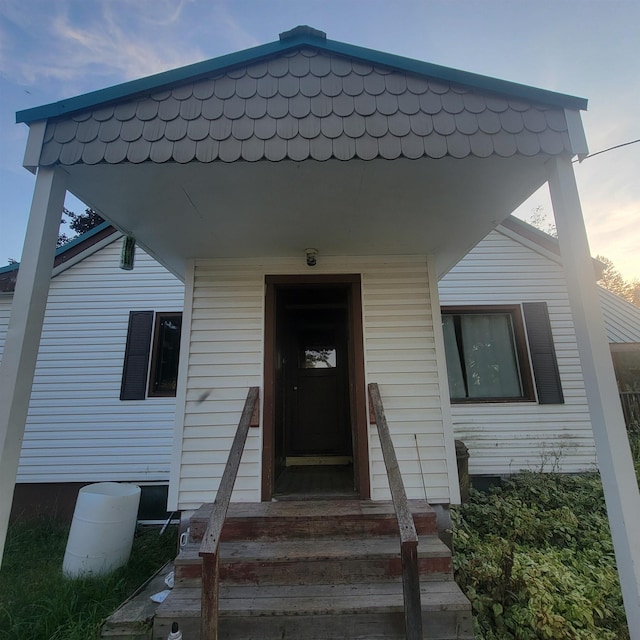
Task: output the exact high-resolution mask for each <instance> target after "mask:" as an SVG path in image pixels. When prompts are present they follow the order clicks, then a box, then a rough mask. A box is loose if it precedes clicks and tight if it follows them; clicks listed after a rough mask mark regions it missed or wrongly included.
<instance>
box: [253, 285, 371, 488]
mask: <svg viewBox="0 0 640 640" xmlns="http://www.w3.org/2000/svg"><path fill="white" fill-rule="evenodd" d="M359 284H360V283H359V278H358V277H357V276H342V277H340V276H331V277H329V276H316V277H315V278H313V277H311V278H309V277H306V278H303V277H295V276H288V277H286V276H284V277H279V278H278V277H273V278H268V279H267V304H266V325H265V403H264V406H265V418H264V427H265V434H264V451H263V499H266V500H268V499H271V497H272V496H273V495H274V494H276V495H277V496H278V497H282V496H283V495H285V494H287V495H288V494H294V495H295V496H300V497H302V494H306V495H307V496H316V495H323V494H324V493H328V494H330V495H332V494H333V493H334V492H335V493H336V494H337V493H342V494H343V495H344V494H350V495H359V496H361V497H368V495H369V481H368V459H367V442H366V404H365V396H364V363H363V357H362V355H363V354H362V321H361V310H360V287H359Z"/></svg>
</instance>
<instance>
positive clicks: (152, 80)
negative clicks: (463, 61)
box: [16, 34, 587, 123]
mask: <svg viewBox="0 0 640 640" xmlns="http://www.w3.org/2000/svg"><path fill="white" fill-rule="evenodd" d="M301 47H311V48H315V49H318V50H321V51H326V52H328V53H334V54H337V55H342V56H347V57H350V58H355V59H357V60H361V61H363V62H366V63H369V64H373V65H379V66H385V67H391V68H394V69H398V70H400V71H405V72H407V73H412V74H416V75H421V76H428V77H431V78H435V79H437V80H444V81H446V82H452V83H454V84H461V85H465V86H469V87H473V88H476V89H480V90H483V91H490V92H493V93H500V94H503V95H504V94H506V95H509V96H513V97H514V98H521V99H524V100H528V101H531V102H535V103H539V104H546V105H549V106H555V107H562V108H569V109H579V110H585V109H586V108H587V100H586V99H585V98H578V97H575V96H570V95H566V94H562V93H556V92H554V91H547V90H546V89H538V88H536V87H531V86H528V85H524V84H518V83H515V82H509V81H507V80H500V79H498V78H491V77H488V76H483V75H480V74H477V73H470V72H468V71H460V70H458V69H452V68H450V67H443V66H441V65H437V64H431V63H429V62H422V61H420V60H414V59H412V58H405V57H402V56H397V55H394V54H391V53H385V52H383V51H376V50H374V49H367V48H364V47H358V46H355V45H351V44H346V43H344V42H337V41H335V40H325V39H324V38H320V37H317V36H313V35H309V34H301V35H294V36H292V37H288V38H285V39H283V40H280V41H277V42H270V43H269V44H264V45H259V46H257V47H252V48H251V49H245V50H244V51H238V52H236V53H230V54H227V55H224V56H220V57H218V58H212V59H211V60H204V61H202V62H196V63H195V64H191V65H188V66H186V67H180V68H178V69H172V70H170V71H164V72H162V73H158V74H155V75H152V76H147V77H145V78H140V79H139V80H132V81H130V82H125V83H123V84H119V85H116V86H113V87H109V88H106V89H100V90H98V91H92V92H91V93H85V94H83V95H80V96H75V97H73V98H68V99H66V100H61V101H59V102H53V103H51V104H45V105H42V106H40V107H33V108H31V109H25V110H23V111H18V112H17V113H16V122H26V123H31V122H36V121H38V120H47V119H49V118H55V117H59V116H64V115H68V114H71V113H74V112H77V111H83V110H86V109H92V108H95V107H97V106H99V105H101V104H106V103H111V102H116V101H118V100H123V99H131V98H133V97H135V96H138V95H142V94H147V93H152V92H155V91H160V90H161V89H164V88H166V87H167V86H171V85H176V84H180V83H183V82H187V81H191V82H193V81H196V80H199V79H201V78H204V77H206V76H210V75H215V74H218V73H223V72H225V71H228V70H230V69H232V68H234V67H239V66H244V65H248V64H251V63H254V62H257V61H259V60H262V59H265V58H272V57H275V56H277V55H281V54H284V53H287V52H289V51H291V50H295V49H299V48H301Z"/></svg>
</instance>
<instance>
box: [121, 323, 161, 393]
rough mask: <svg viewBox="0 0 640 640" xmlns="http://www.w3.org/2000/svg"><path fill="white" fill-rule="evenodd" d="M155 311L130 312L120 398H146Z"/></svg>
mask: <svg viewBox="0 0 640 640" xmlns="http://www.w3.org/2000/svg"><path fill="white" fill-rule="evenodd" d="M152 329H153V311H131V312H129V329H128V331H127V346H126V349H125V352H124V366H123V369H122V386H121V387H120V400H144V399H145V396H146V391H147V372H148V370H149V351H150V348H151V331H152Z"/></svg>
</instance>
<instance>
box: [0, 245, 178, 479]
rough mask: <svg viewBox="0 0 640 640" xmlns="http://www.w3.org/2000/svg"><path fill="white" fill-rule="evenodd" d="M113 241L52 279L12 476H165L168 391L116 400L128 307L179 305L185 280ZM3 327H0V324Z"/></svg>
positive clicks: (171, 407)
mask: <svg viewBox="0 0 640 640" xmlns="http://www.w3.org/2000/svg"><path fill="white" fill-rule="evenodd" d="M120 248H121V243H120V241H118V240H115V241H114V242H112V243H110V244H109V245H107V246H106V247H104V248H102V249H100V250H98V251H96V252H95V253H93V254H92V255H89V256H87V257H86V258H84V259H83V260H82V261H80V262H78V263H77V264H75V265H73V266H71V267H69V268H68V269H67V270H65V271H63V272H62V273H60V274H59V275H57V276H56V277H54V278H53V279H52V281H51V287H50V290H49V297H48V302H47V309H46V314H45V319H44V325H43V333H42V339H41V342H40V350H39V353H38V361H37V365H36V372H35V377H34V383H33V389H32V392H31V402H30V405H29V414H28V418H27V424H26V428H25V435H24V440H23V444H22V453H21V456H20V465H19V469H18V477H17V481H18V482H23V483H35V482H38V483H53V482H98V481H130V482H162V483H164V482H167V481H168V479H169V464H170V456H171V441H172V434H173V424H174V415H175V399H174V398H151V399H147V400H140V401H137V400H132V401H128V402H122V401H121V400H120V384H121V381H122V365H123V358H124V349H125V343H126V339H127V326H128V322H129V312H130V311H131V310H148V309H153V310H154V311H180V310H181V309H182V306H183V303H184V286H183V284H182V283H181V282H180V281H179V280H177V279H176V278H175V277H174V276H173V275H171V274H170V273H169V272H168V271H167V270H166V269H164V268H163V267H161V266H160V265H159V264H158V263H157V262H156V261H155V260H153V259H152V258H151V257H150V256H148V255H147V254H146V253H144V251H142V250H141V249H138V251H137V252H136V264H135V268H134V270H133V271H126V272H125V271H122V270H121V269H120V268H119V263H120ZM0 331H1V329H0Z"/></svg>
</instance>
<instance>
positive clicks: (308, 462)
mask: <svg viewBox="0 0 640 640" xmlns="http://www.w3.org/2000/svg"><path fill="white" fill-rule="evenodd" d="M352 463H353V457H352V456H287V459H286V466H287V467H320V466H324V465H331V466H333V467H339V466H345V465H348V464H352Z"/></svg>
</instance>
